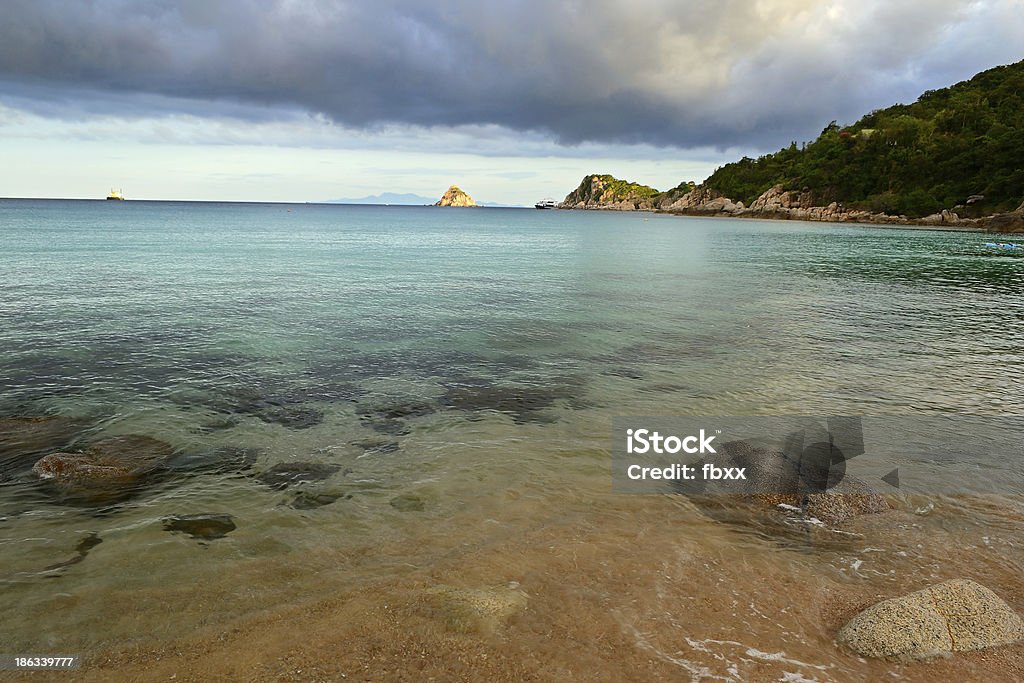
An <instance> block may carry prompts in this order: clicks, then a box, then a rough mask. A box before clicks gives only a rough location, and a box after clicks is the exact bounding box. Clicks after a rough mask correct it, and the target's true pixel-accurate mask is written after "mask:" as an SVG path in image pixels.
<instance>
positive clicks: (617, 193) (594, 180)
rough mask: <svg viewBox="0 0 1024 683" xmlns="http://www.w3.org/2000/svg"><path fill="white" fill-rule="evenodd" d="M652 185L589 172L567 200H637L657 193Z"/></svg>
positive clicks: (607, 201) (608, 201)
mask: <svg viewBox="0 0 1024 683" xmlns="http://www.w3.org/2000/svg"><path fill="white" fill-rule="evenodd" d="M658 194H659V193H658V191H657V190H656V189H654V188H653V187H648V186H647V185H641V184H639V183H631V182H628V181H626V180H619V179H618V178H616V177H614V176H611V175H608V174H607V173H606V174H591V175H588V176H587V177H585V178H584V179H583V182H581V183H580V186H579V187H578V188H576V190H575V191H574V192H572V193H570V195H569V196H568V197H566V200H567V201H570V200H571V202H572V203H576V202H589V201H594V202H601V203H610V202H621V201H624V200H630V201H638V200H641V201H642V200H644V199H652V198H653V197H656V196H657V195H658Z"/></svg>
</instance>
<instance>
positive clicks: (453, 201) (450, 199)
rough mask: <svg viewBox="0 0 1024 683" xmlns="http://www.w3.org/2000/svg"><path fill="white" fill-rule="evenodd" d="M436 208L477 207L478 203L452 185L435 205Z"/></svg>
mask: <svg viewBox="0 0 1024 683" xmlns="http://www.w3.org/2000/svg"><path fill="white" fill-rule="evenodd" d="M434 206H476V202H474V201H473V198H472V197H470V196H469V195H468V194H466V193H465V192H463V191H462V190H460V189H459V188H458V187H456V186H455V185H452V186H451V187H449V188H448V190H447V191H446V192H445V193H444V194H443V195H441V199H439V200H438V201H437V202H435V203H434Z"/></svg>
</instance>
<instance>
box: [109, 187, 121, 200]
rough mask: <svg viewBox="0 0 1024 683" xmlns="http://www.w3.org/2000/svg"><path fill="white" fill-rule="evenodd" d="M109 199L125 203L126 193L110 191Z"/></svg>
mask: <svg viewBox="0 0 1024 683" xmlns="http://www.w3.org/2000/svg"><path fill="white" fill-rule="evenodd" d="M107 199H113V200H116V201H120V202H123V201H124V191H123V190H114V189H111V190H110V194H108V195H107Z"/></svg>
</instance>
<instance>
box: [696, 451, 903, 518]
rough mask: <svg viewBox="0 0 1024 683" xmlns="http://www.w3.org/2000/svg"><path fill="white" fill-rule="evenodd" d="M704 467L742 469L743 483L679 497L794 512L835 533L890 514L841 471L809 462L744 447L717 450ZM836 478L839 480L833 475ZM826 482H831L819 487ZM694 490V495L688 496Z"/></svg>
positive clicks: (884, 503)
mask: <svg viewBox="0 0 1024 683" xmlns="http://www.w3.org/2000/svg"><path fill="white" fill-rule="evenodd" d="M702 462H708V463H712V464H714V465H717V466H718V467H732V468H735V467H741V468H743V469H744V470H745V474H746V479H744V480H743V481H741V482H733V481H729V482H724V483H721V484H714V483H712V484H710V485H707V486H701V485H700V484H698V487H696V488H692V487H689V486H687V485H683V486H681V488H680V491H681V492H684V493H694V494H697V495H696V496H695V500H697V501H698V502H699V503H701V504H703V505H704V506H711V507H715V506H728V505H731V504H736V503H739V504H752V505H755V506H758V507H761V508H763V509H765V510H772V511H774V512H776V513H783V512H788V513H793V512H798V513H799V514H800V515H801V516H802V517H804V518H806V519H807V520H809V521H814V522H820V523H822V524H824V525H826V526H830V527H834V526H838V525H841V524H842V523H844V522H846V521H848V520H850V519H852V518H854V517H857V516H859V515H865V514H872V513H877V512H884V511H886V510H889V509H891V506H890V505H889V502H888V501H887V500H886V499H885V497H884V496H882V495H881V494H879V493H877V492H875V491H874V490H873V489H871V487H869V486H868V485H867V484H865V483H864V482H862V481H860V480H859V479H857V478H856V477H853V476H851V475H845V476H842V472H843V470H842V469H841V468H838V467H837V468H836V469H835V470H834V471H832V472H828V471H827V470H826V471H825V472H819V471H817V466H818V465H819V464H820V463H815V462H813V460H812V461H811V462H810V463H808V462H804V461H801V460H796V459H793V458H791V457H789V456H787V455H786V454H785V453H784V452H782V451H780V450H775V449H771V448H764V447H761V446H757V445H754V444H751V443H748V442H745V441H731V442H727V443H723V444H721V446H720V447H719V448H718V453H717V454H716V455H714V456H709V457H707V458H705V460H703V461H702ZM837 473H838V474H837ZM825 476H827V477H828V479H829V481H828V482H827V484H826V482H824V481H820V480H819V479H821V478H822V477H825ZM690 488H692V490H689V489H690Z"/></svg>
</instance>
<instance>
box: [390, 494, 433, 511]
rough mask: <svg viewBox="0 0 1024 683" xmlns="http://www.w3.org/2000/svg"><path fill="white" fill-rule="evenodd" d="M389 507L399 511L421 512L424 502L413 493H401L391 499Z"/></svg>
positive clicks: (424, 505)
mask: <svg viewBox="0 0 1024 683" xmlns="http://www.w3.org/2000/svg"><path fill="white" fill-rule="evenodd" d="M391 507H393V508H395V509H396V510H399V511H401V512H421V511H422V510H423V508H424V507H426V504H425V503H424V502H423V499H422V498H420V497H419V496H417V495H416V494H414V493H403V494H402V495H400V496H395V497H394V498H392V499H391Z"/></svg>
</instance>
